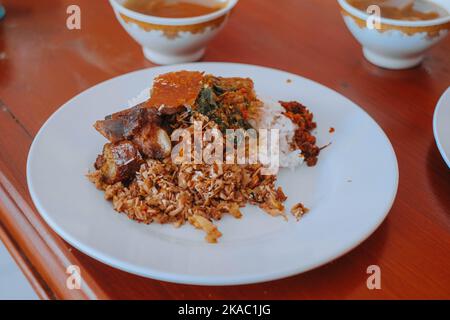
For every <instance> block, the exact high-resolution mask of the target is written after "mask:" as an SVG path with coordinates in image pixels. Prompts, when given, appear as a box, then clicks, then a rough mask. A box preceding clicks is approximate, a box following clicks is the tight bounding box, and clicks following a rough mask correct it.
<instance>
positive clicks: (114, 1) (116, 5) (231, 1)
mask: <svg viewBox="0 0 450 320" xmlns="http://www.w3.org/2000/svg"><path fill="white" fill-rule="evenodd" d="M238 1H239V0H226V6H224V7H223V8H222V9H220V10H218V11H215V12H212V13H210V14H207V15H202V16H197V17H189V18H163V17H157V16H151V15H146V14H143V13H139V12H136V11H133V10H130V9H128V8H126V7H124V5H123V4H122V3H121V1H119V0H109V3H110V4H111V6H112V7H113V9H114V10H115V11H117V12H120V13H123V14H126V15H127V16H128V17H130V18H133V19H136V20H139V21H142V22H147V23H153V24H160V25H175V26H176V25H192V24H198V23H203V22H207V21H211V20H214V19H216V18H220V17H222V16H223V15H225V14H227V13H228V12H229V11H230V10H231V9H233V8H234V7H235V6H236V4H237V3H238Z"/></svg>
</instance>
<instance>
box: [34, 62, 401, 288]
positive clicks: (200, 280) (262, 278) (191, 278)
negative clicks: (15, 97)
mask: <svg viewBox="0 0 450 320" xmlns="http://www.w3.org/2000/svg"><path fill="white" fill-rule="evenodd" d="M198 65H234V66H244V67H253V68H255V67H256V68H260V69H266V71H270V72H283V73H286V74H287V75H291V76H292V75H295V76H296V77H300V78H302V79H303V80H304V81H308V82H310V83H313V84H314V85H317V86H320V87H321V89H324V90H328V91H332V92H334V93H335V94H338V95H339V96H340V97H342V98H343V99H345V100H346V101H347V102H349V103H350V104H352V105H353V106H354V107H356V108H357V109H359V111H361V112H363V113H364V114H365V116H367V117H368V118H369V119H370V121H372V122H373V124H374V125H375V126H376V128H378V130H379V133H380V134H381V137H382V138H383V139H384V140H385V142H386V143H387V146H388V147H389V151H390V152H389V154H390V156H391V157H392V159H391V160H392V163H393V165H394V167H393V168H392V169H393V174H394V177H393V179H394V181H393V183H394V184H393V187H394V188H393V193H392V194H391V198H390V199H389V201H387V204H386V207H385V209H384V210H383V211H384V213H383V214H382V215H380V217H379V219H378V220H377V223H374V225H373V227H372V228H371V229H370V231H369V232H367V233H366V234H365V235H364V237H361V239H360V240H359V241H355V243H354V244H353V245H351V246H349V247H348V248H347V249H346V250H343V251H340V252H338V253H336V254H334V255H332V256H328V257H327V258H323V259H321V260H319V261H316V262H315V263H311V264H309V265H308V266H307V267H294V268H288V269H289V270H288V271H286V270H282V271H279V272H278V271H274V272H271V273H265V274H264V275H257V276H248V275H245V276H239V275H237V276H236V275H233V276H220V277H217V276H197V275H186V274H180V273H176V272H161V271H158V270H155V269H152V270H151V271H152V272H151V275H149V272H145V271H143V270H142V269H143V268H141V267H139V266H136V265H130V264H129V263H128V262H124V261H122V260H120V259H116V258H114V257H109V256H108V255H105V254H103V253H102V252H99V251H97V250H96V249H94V248H92V247H90V246H85V245H84V244H83V243H81V242H79V241H78V240H77V239H74V238H73V237H72V236H71V235H70V234H67V233H66V232H65V231H64V230H63V229H62V228H60V227H59V226H58V225H57V224H56V223H55V222H54V221H53V220H52V218H51V217H50V215H49V214H47V213H46V211H45V210H44V208H43V206H42V205H41V203H40V201H39V198H38V197H37V195H36V194H35V192H34V187H33V182H32V181H31V177H30V166H31V161H32V158H33V151H34V149H35V148H36V144H37V141H38V140H39V137H40V136H41V134H42V133H43V132H44V131H45V129H46V127H47V126H48V125H49V123H50V122H51V120H52V118H53V117H55V116H56V115H57V114H58V113H59V112H62V110H63V109H64V107H66V106H67V105H69V104H70V103H71V102H73V101H74V100H76V99H77V98H78V97H79V96H81V95H84V94H87V93H89V92H91V91H94V90H95V89H96V88H97V87H98V86H101V85H103V84H105V83H107V82H109V81H112V80H114V79H117V78H120V77H126V76H132V75H133V74H135V73H140V72H145V71H147V70H154V69H165V68H168V66H156V67H150V68H143V69H139V70H135V71H132V72H128V73H124V74H121V75H118V76H116V77H112V78H110V79H107V80H105V81H102V82H100V83H98V84H95V85H93V86H91V87H89V88H88V89H86V90H84V91H82V92H80V93H78V94H76V95H75V96H74V97H72V98H71V99H69V100H68V101H67V102H65V103H64V104H62V105H61V106H60V107H59V108H58V109H57V110H55V111H54V112H53V113H52V114H51V116H50V117H49V118H48V119H47V120H46V121H45V122H44V124H43V125H42V127H41V128H40V129H39V131H38V133H37V134H36V136H35V137H34V138H33V142H32V144H31V147H30V149H29V152H28V157H27V163H26V179H27V186H28V191H29V193H30V195H31V199H32V201H33V203H34V205H35V206H36V209H37V211H38V213H39V214H40V215H41V217H42V218H43V219H44V221H45V222H46V223H47V224H48V225H49V226H50V227H51V228H52V230H53V231H55V232H56V234H58V235H59V236H60V237H61V238H63V239H64V240H65V241H67V242H68V243H69V244H70V245H71V246H73V247H74V248H76V249H77V250H79V251H81V252H83V253H84V254H86V255H88V256H90V257H91V258H93V259H95V260H97V261H100V262H102V263H105V264H106V265H109V266H112V267H114V268H116V269H119V270H122V271H125V272H128V273H131V274H135V275H138V276H142V277H145V278H151V279H155V280H160V281H166V282H171V283H178V284H189V285H208V286H228V285H245V284H253V283H262V282H268V281H274V280H278V279H283V278H287V277H291V276H294V275H298V274H301V273H305V272H308V271H311V270H313V269H316V268H318V267H321V266H323V265H325V264H328V263H330V262H332V261H335V260H336V259H338V258H340V257H342V256H344V255H346V254H347V253H349V252H350V251H352V250H353V249H355V248H356V247H358V246H359V245H360V244H361V243H363V242H364V241H365V240H367V239H368V238H369V237H370V236H371V235H372V234H373V233H374V232H375V231H376V230H377V229H378V228H379V226H380V225H381V224H382V223H383V221H384V220H385V219H386V217H387V215H388V214H389V212H390V210H391V208H392V206H393V204H394V202H395V199H396V196H397V193H398V186H399V166H398V159H397V156H396V153H395V149H394V147H393V145H392V143H391V141H390V139H389V137H388V136H387V134H386V133H385V132H384V130H383V129H382V128H381V126H380V125H379V124H378V123H377V122H376V121H375V119H373V118H372V117H371V116H370V114H368V113H367V111H366V110H365V109H363V108H362V107H361V106H359V105H358V104H356V103H354V102H353V101H352V100H350V99H349V98H347V97H346V96H344V95H343V94H341V93H339V92H337V91H336V90H334V89H332V88H329V87H327V86H325V85H323V84H322V83H320V82H317V81H315V80H311V79H309V78H306V77H304V76H302V75H299V74H295V73H292V72H289V71H285V70H282V69H275V68H271V67H266V66H260V65H252V64H243V63H230V62H197V63H187V64H176V65H172V66H169V67H170V68H175V69H176V68H177V67H180V68H189V67H191V66H198Z"/></svg>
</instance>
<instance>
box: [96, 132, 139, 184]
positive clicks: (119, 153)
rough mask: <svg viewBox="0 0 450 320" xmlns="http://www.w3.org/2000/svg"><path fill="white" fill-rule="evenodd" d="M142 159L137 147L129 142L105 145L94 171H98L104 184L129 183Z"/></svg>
mask: <svg viewBox="0 0 450 320" xmlns="http://www.w3.org/2000/svg"><path fill="white" fill-rule="evenodd" d="M142 162H143V159H142V157H141V154H140V153H139V150H138V147H137V146H136V145H135V144H134V143H133V142H131V141H127V140H124V141H120V142H116V143H107V144H105V146H104V147H103V153H102V154H101V155H99V156H98V157H97V160H96V161H95V165H94V166H95V169H97V170H100V172H101V174H102V179H103V181H104V182H105V183H106V184H110V185H111V184H115V183H117V182H126V181H130V180H131V179H132V178H133V177H134V175H135V174H136V172H137V171H138V170H139V167H140V165H141V164H142Z"/></svg>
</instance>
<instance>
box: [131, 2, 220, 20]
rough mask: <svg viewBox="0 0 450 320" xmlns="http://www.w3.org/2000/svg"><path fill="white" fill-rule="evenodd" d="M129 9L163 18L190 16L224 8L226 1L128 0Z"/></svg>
mask: <svg viewBox="0 0 450 320" xmlns="http://www.w3.org/2000/svg"><path fill="white" fill-rule="evenodd" d="M123 5H124V6H125V7H126V8H127V9H130V10H133V11H136V12H139V13H143V14H145V15H149V16H155V17H161V18H190V17H198V16H203V15H207V14H210V13H213V12H216V11H219V10H220V9H222V8H224V7H225V5H226V2H219V1H212V0H126V1H125V2H124V4H123Z"/></svg>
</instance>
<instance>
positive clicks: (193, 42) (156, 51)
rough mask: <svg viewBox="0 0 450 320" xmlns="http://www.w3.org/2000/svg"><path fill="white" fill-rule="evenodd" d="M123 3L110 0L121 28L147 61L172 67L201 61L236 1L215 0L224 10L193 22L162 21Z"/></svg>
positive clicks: (194, 18) (193, 19) (187, 20)
mask: <svg viewBox="0 0 450 320" xmlns="http://www.w3.org/2000/svg"><path fill="white" fill-rule="evenodd" d="M124 1H125V0H109V2H110V3H111V5H112V7H113V9H114V13H115V14H116V17H117V19H118V20H119V22H120V24H121V25H122V26H123V27H124V28H125V30H126V31H127V32H128V34H129V35H130V36H131V37H132V38H133V39H134V40H136V41H137V42H138V43H139V44H140V45H141V46H142V49H143V51H144V55H145V57H146V58H147V59H149V60H150V61H152V62H154V63H157V64H175V63H183V62H192V61H197V60H199V59H200V58H202V57H203V55H204V53H205V49H206V46H207V44H208V42H209V41H210V40H211V39H213V38H214V37H215V36H216V35H217V34H218V33H219V31H220V30H222V28H223V27H224V26H225V24H226V22H227V20H228V17H229V15H230V12H231V9H233V7H234V6H235V5H236V3H237V2H238V0H218V1H222V2H224V3H226V5H225V6H224V8H223V9H221V10H219V11H216V12H213V13H211V14H208V15H203V16H198V17H192V18H179V19H178V18H161V17H154V16H149V15H145V14H141V13H138V12H135V11H132V10H129V9H127V8H125V7H124V6H123V3H124Z"/></svg>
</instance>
